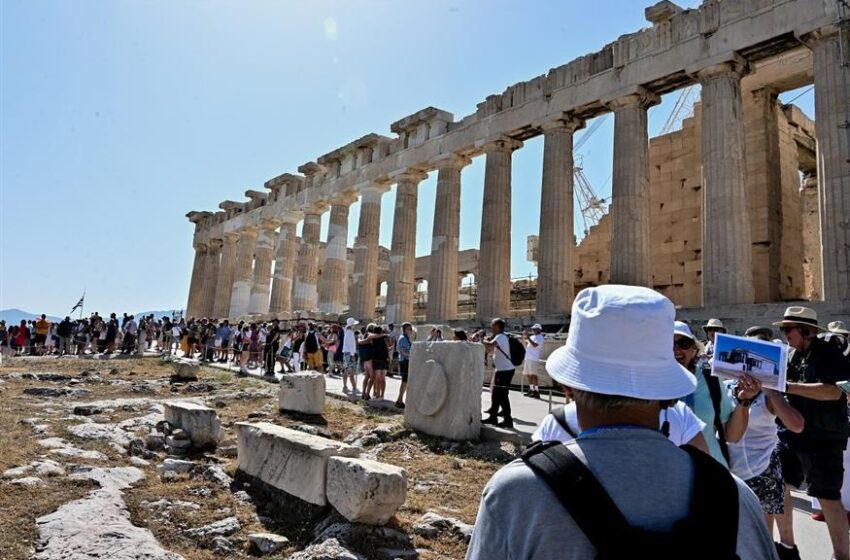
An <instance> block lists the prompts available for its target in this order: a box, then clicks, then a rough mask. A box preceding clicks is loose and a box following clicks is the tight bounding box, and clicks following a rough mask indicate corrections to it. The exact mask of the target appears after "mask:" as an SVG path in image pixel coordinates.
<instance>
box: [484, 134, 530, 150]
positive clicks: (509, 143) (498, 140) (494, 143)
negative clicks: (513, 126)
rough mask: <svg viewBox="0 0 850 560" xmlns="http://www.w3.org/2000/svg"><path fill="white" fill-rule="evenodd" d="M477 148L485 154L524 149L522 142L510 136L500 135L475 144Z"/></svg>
mask: <svg viewBox="0 0 850 560" xmlns="http://www.w3.org/2000/svg"><path fill="white" fill-rule="evenodd" d="M475 147H476V148H480V149H481V150H482V151H484V152H509V153H510V152H513V151H514V150H518V149H520V148H522V142H521V141H519V140H514V139H513V138H511V137H510V136H504V135H499V136H495V137H491V138H487V139H485V140H480V141H478V142H476V143H475Z"/></svg>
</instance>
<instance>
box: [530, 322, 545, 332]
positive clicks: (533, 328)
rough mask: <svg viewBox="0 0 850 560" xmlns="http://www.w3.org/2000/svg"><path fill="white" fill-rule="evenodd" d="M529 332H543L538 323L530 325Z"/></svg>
mask: <svg viewBox="0 0 850 560" xmlns="http://www.w3.org/2000/svg"><path fill="white" fill-rule="evenodd" d="M531 330H533V331H542V330H543V327H542V326H540V323H534V324H533V325H531Z"/></svg>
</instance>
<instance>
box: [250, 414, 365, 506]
mask: <svg viewBox="0 0 850 560" xmlns="http://www.w3.org/2000/svg"><path fill="white" fill-rule="evenodd" d="M236 431H237V442H236V444H237V456H238V458H239V459H238V466H237V468H238V469H239V470H240V471H242V472H244V473H245V474H247V475H249V476H253V477H255V478H257V479H259V480H261V481H262V482H264V483H266V484H268V485H270V486H272V487H274V488H277V489H278V490H282V491H284V492H286V493H287V494H290V495H292V496H295V497H296V498H300V499H302V500H304V501H305V502H308V503H311V504H315V505H317V506H324V505H327V503H328V501H327V492H326V483H327V468H328V459H329V458H330V457H358V456H359V455H360V450H359V449H358V448H356V447H353V446H351V445H348V444H345V443H342V442H339V441H335V440H332V439H328V438H323V437H319V436H314V435H311V434H306V433H304V432H299V431H297V430H291V429H289V428H284V427H282V426H278V425H276V424H270V423H268V422H259V423H256V424H252V423H248V422H237V423H236Z"/></svg>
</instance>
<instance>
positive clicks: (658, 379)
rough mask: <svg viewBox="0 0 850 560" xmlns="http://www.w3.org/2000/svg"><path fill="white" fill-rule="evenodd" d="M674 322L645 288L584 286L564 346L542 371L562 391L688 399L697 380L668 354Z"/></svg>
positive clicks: (667, 307) (663, 301)
mask: <svg viewBox="0 0 850 560" xmlns="http://www.w3.org/2000/svg"><path fill="white" fill-rule="evenodd" d="M674 318H675V309H674V308H673V303H672V302H671V301H670V300H669V299H667V298H666V297H664V296H662V295H661V294H659V293H658V292H655V291H653V290H650V289H649V288H641V287H637V286H620V285H614V284H609V285H603V286H597V287H593V288H585V289H584V290H582V291H580V292H579V293H578V295H577V296H576V299H575V301H574V302H573V308H572V318H571V323H570V331H569V335H568V336H567V343H566V345H565V346H562V347H561V348H558V349H557V350H555V351H554V352H553V353H552V355H551V356H549V359H548V360H547V361H546V371H547V372H548V373H549V375H550V376H551V377H552V379H554V380H556V381H558V382H559V383H562V384H563V385H566V386H567V387H572V388H574V389H579V390H583V391H589V392H592V393H599V394H603V395H621V396H624V397H632V398H636V399H647V400H672V399H678V398H681V397H684V396H685V395H689V394H691V393H693V391H694V389H695V388H696V378H695V377H694V376H693V375H691V374H690V373H689V372H688V370H687V369H685V368H684V367H682V366H681V365H679V363H678V362H677V361H676V358H675V357H674V356H673V351H672V349H671V347H670V341H671V340H672V339H673V321H674ZM688 330H690V329H688Z"/></svg>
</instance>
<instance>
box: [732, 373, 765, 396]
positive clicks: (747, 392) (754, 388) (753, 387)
mask: <svg viewBox="0 0 850 560" xmlns="http://www.w3.org/2000/svg"><path fill="white" fill-rule="evenodd" d="M760 391H761V381H759V380H758V379H756V378H755V377H752V376H750V375H747V374H744V375H742V376H741V377H740V379H738V392H737V396H738V399H740V400H742V401H748V400H751V399H753V398H755V396H756V395H758V394H759V392H760Z"/></svg>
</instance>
